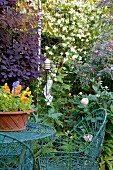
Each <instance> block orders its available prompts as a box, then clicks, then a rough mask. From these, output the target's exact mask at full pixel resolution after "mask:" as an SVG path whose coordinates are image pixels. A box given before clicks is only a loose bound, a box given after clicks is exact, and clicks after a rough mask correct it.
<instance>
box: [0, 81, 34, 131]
mask: <svg viewBox="0 0 113 170" xmlns="http://www.w3.org/2000/svg"><path fill="white" fill-rule="evenodd" d="M30 112H33V110H32V95H31V91H30V89H29V87H27V88H26V89H25V90H22V86H21V85H20V84H19V81H16V82H14V83H13V85H12V90H11V89H10V88H9V86H8V84H7V83H5V85H4V86H1V87H0V131H20V130H25V129H26V123H27V120H28V114H29V113H30Z"/></svg>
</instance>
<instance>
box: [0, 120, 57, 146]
mask: <svg viewBox="0 0 113 170" xmlns="http://www.w3.org/2000/svg"><path fill="white" fill-rule="evenodd" d="M0 134H6V135H9V136H12V137H14V138H16V139H18V140H20V141H21V142H24V141H34V140H39V139H47V138H51V140H52V139H53V140H54V138H55V134H56V130H55V128H54V127H51V126H49V125H45V124H41V123H36V122H28V123H27V127H26V130H23V131H18V132H0ZM2 142H3V141H2V137H1V136H0V143H2ZM5 142H6V143H8V141H4V143H5Z"/></svg>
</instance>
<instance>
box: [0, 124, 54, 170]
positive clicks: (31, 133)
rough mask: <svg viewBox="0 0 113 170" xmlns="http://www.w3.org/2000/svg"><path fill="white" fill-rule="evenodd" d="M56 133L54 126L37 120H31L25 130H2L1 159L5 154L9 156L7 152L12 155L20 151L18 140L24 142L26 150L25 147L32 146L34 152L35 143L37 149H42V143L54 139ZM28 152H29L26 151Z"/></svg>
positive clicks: (45, 143)
mask: <svg viewBox="0 0 113 170" xmlns="http://www.w3.org/2000/svg"><path fill="white" fill-rule="evenodd" d="M55 134H56V130H55V129H54V128H53V127H51V126H48V125H45V124H41V123H36V122H29V123H28V124H27V127H26V130H23V131H18V132H0V160H1V159H2V158H3V157H4V155H6V156H7V153H10V154H9V156H8V157H10V155H12V153H13V152H14V154H16V152H19V151H20V145H17V142H18V141H19V142H20V143H22V144H23V148H24V152H25V148H27V147H28V148H30V150H31V152H32V151H33V148H34V145H35V148H36V149H37V148H38V149H40V148H41V147H42V145H47V144H48V143H49V142H52V141H54V139H55ZM5 135H6V136H5ZM4 136H5V137H4ZM8 137H11V138H8ZM12 139H16V140H13V141H12ZM12 143H13V145H12ZM37 146H38V147H37ZM28 148H27V149H28ZM22 154H23V149H22V151H21V154H20V157H21V155H22ZM26 154H28V153H27V152H26ZM11 159H12V158H11ZM2 162H3V159H2ZM28 162H29V161H28ZM24 164H25V163H23V164H22V165H21V166H24ZM13 167H14V165H13ZM0 168H1V167H0ZM4 169H5V168H4ZM15 169H16V168H15ZM21 169H22V168H20V170H21ZM23 169H24V168H23ZM23 169H22V170H23ZM27 169H28V170H31V169H32V168H29V167H28V168H26V170H27ZM11 170H12V169H11Z"/></svg>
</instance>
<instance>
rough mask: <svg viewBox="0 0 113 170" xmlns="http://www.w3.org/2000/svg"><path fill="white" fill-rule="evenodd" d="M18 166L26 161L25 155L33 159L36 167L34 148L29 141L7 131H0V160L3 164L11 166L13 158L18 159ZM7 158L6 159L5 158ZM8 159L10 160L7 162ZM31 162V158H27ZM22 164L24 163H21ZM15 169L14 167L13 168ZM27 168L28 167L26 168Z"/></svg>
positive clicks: (33, 164)
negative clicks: (19, 138) (17, 137)
mask: <svg viewBox="0 0 113 170" xmlns="http://www.w3.org/2000/svg"><path fill="white" fill-rule="evenodd" d="M17 156H19V158H18V160H17V166H20V165H21V164H22V162H23V161H24V156H25V157H26V158H28V159H30V160H31V161H32V163H31V165H32V166H33V167H35V157H34V153H33V151H32V149H31V148H30V147H29V146H28V145H27V143H24V142H21V141H20V140H18V139H16V138H15V137H12V136H10V135H8V134H5V133H2V132H1V133H0V162H1V163H2V165H3V166H7V167H8V166H9V167H10V166H11V164H13V163H14V162H13V158H15V159H17ZM29 156H30V157H29ZM4 158H5V159H4ZM6 159H8V161H9V163H8V162H5V161H6ZM25 161H27V162H29V160H25ZM21 166H22V165H21ZM12 169H13V168H12ZM26 170H27V169H26Z"/></svg>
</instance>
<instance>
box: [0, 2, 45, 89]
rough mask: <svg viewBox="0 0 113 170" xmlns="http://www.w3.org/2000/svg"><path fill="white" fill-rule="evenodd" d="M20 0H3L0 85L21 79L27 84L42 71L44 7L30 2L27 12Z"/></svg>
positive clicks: (0, 18) (1, 6)
mask: <svg viewBox="0 0 113 170" xmlns="http://www.w3.org/2000/svg"><path fill="white" fill-rule="evenodd" d="M16 3H17V0H0V11H1V12H0V26H1V28H0V85H2V84H4V82H7V83H8V84H9V85H11V84H12V82H14V81H17V80H18V81H20V82H21V84H22V85H23V86H25V85H26V83H29V82H30V81H31V80H33V79H36V78H37V77H40V76H41V73H42V70H41V66H42V65H43V62H44V56H43V55H42V54H41V55H38V50H39V48H41V47H40V46H39V43H38V40H39V38H41V37H40V36H39V34H38V21H39V19H40V16H39V15H38V12H39V10H40V9H39V8H38V7H37V9H33V7H30V6H29V8H28V9H27V12H26V13H23V12H22V11H21V10H20V9H19V7H18V8H17V6H16ZM26 3H27V2H26ZM29 4H30V3H29ZM29 4H27V7H28V5H29ZM32 13H33V14H34V15H32Z"/></svg>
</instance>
